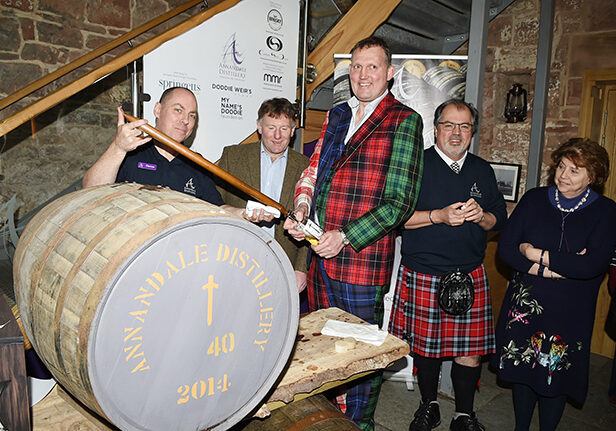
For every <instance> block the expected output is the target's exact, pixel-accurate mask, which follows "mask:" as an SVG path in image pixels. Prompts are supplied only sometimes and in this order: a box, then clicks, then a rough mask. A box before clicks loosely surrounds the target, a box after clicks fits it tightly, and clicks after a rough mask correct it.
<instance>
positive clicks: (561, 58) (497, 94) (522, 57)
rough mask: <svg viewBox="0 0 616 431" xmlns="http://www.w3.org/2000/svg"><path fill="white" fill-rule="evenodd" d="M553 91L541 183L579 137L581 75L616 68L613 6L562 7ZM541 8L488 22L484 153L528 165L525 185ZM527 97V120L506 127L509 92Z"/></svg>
mask: <svg viewBox="0 0 616 431" xmlns="http://www.w3.org/2000/svg"><path fill="white" fill-rule="evenodd" d="M555 6H556V7H555V15H554V32H553V40H552V61H551V68H550V77H549V85H548V106H547V112H546V124H545V127H546V129H545V140H544V155H543V166H542V178H541V183H542V184H546V183H547V170H548V167H549V163H550V153H551V152H552V151H553V150H554V149H555V148H556V147H557V146H558V145H559V143H562V142H564V141H566V140H567V139H569V138H571V137H575V136H577V133H578V124H579V115H580V103H581V94H582V79H583V75H584V70H587V69H605V68H613V67H616V48H615V47H616V2H614V1H607V2H606V1H602V0H557V1H556V2H555ZM539 14H540V0H517V1H515V2H514V3H513V4H512V5H511V6H509V7H508V8H507V9H506V10H505V11H503V12H502V13H501V14H500V15H498V16H497V17H496V18H495V19H494V20H492V21H491V22H490V25H489V32H488V52H487V64H486V73H485V82H484V98H483V114H482V115H483V116H482V125H481V135H480V150H479V153H480V155H481V156H482V157H484V158H485V159H487V160H491V161H497V162H504V163H518V164H521V165H523V170H522V180H521V190H520V193H523V192H524V184H525V182H526V165H527V163H528V150H529V146H530V128H531V117H532V102H533V100H534V98H533V94H534V83H535V68H536V61H537V42H538V30H539ZM516 82H519V83H521V84H523V87H524V88H525V89H527V90H528V96H529V97H528V105H529V106H528V107H529V111H528V118H527V120H526V121H524V122H522V123H507V122H506V121H505V117H504V115H503V114H504V110H505V101H506V94H507V91H508V90H509V89H510V88H511V86H512V84H513V83H516Z"/></svg>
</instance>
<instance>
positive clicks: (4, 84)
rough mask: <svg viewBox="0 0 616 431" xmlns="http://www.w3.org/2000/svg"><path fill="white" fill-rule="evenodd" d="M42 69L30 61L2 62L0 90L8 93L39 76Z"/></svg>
mask: <svg viewBox="0 0 616 431" xmlns="http://www.w3.org/2000/svg"><path fill="white" fill-rule="evenodd" d="M42 74H43V69H42V68H41V67H40V66H39V65H37V64H31V63H21V62H20V63H3V64H2V75H3V76H2V79H0V92H2V93H6V94H10V93H14V92H15V91H17V90H19V89H20V88H22V87H25V86H26V85H27V84H28V83H29V82H32V81H35V80H37V79H38V78H40V77H41V75H42Z"/></svg>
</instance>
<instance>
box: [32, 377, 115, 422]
mask: <svg viewBox="0 0 616 431" xmlns="http://www.w3.org/2000/svg"><path fill="white" fill-rule="evenodd" d="M31 413H32V431H49V430H54V431H75V430H79V431H101V430H102V431H109V430H117V428H115V427H113V426H112V425H111V424H109V423H106V422H103V420H102V419H100V418H98V417H97V416H95V415H94V413H91V412H90V411H88V410H86V408H85V407H83V406H82V405H81V404H79V403H78V402H77V401H75V400H74V399H73V398H72V397H71V396H70V395H69V394H68V393H66V392H65V391H64V390H63V389H62V388H61V387H60V386H59V385H56V386H55V387H54V388H53V389H52V390H51V392H50V393H49V395H47V396H46V397H45V398H43V399H42V400H41V401H39V402H38V403H37V404H36V405H34V407H32V412H31Z"/></svg>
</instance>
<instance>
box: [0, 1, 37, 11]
mask: <svg viewBox="0 0 616 431" xmlns="http://www.w3.org/2000/svg"><path fill="white" fill-rule="evenodd" d="M0 4H1V5H2V6H3V7H10V8H14V9H18V10H22V11H24V12H32V11H33V10H34V0H2V3H0Z"/></svg>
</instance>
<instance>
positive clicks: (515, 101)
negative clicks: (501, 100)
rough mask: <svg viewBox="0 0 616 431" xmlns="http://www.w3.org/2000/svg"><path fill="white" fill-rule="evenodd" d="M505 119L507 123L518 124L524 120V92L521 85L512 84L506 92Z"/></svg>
mask: <svg viewBox="0 0 616 431" xmlns="http://www.w3.org/2000/svg"><path fill="white" fill-rule="evenodd" d="M505 118H507V122H508V123H518V122H521V121H524V120H525V119H526V90H525V89H523V88H522V84H513V87H511V90H509V91H508V92H507V103H506V105H505Z"/></svg>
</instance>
